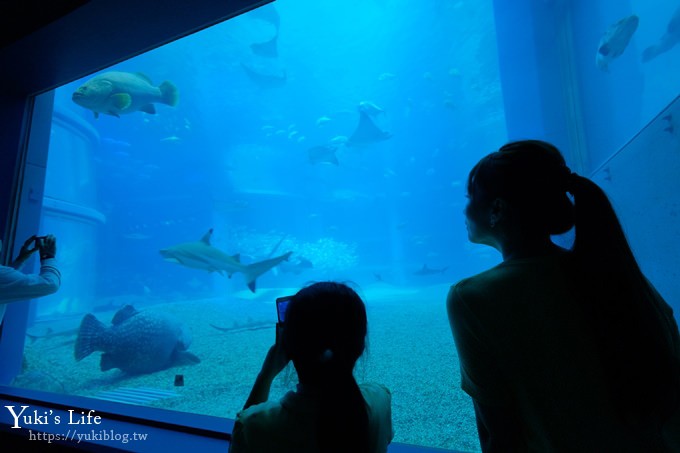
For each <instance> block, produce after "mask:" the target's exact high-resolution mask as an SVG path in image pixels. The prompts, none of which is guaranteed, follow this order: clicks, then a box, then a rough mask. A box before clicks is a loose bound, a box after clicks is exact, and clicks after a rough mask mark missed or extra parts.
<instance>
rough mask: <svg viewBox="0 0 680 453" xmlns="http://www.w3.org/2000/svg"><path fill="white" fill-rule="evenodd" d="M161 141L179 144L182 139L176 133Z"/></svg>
mask: <svg viewBox="0 0 680 453" xmlns="http://www.w3.org/2000/svg"><path fill="white" fill-rule="evenodd" d="M161 141H162V142H165V143H172V144H178V143H180V142H181V141H182V139H181V138H179V137H178V136H176V135H171V136H169V137H165V138H162V139H161Z"/></svg>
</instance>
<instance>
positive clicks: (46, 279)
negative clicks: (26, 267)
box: [0, 234, 61, 323]
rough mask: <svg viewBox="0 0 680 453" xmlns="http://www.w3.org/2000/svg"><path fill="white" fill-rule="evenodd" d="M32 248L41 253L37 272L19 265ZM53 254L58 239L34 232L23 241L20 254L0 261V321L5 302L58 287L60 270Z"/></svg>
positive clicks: (55, 252) (45, 294) (28, 255)
mask: <svg viewBox="0 0 680 453" xmlns="http://www.w3.org/2000/svg"><path fill="white" fill-rule="evenodd" d="M35 252H38V254H39V256H40V273H38V274H24V273H23V272H21V270H20V269H21V267H22V266H23V264H24V263H25V262H26V260H28V258H29V257H30V256H31V255H33V253H35ZM56 255H57V239H56V238H55V237H54V236H53V235H51V234H50V235H47V236H40V237H39V236H35V235H34V236H31V237H30V238H28V239H27V240H26V242H24V245H23V246H22V247H21V250H20V251H19V255H18V256H17V257H16V259H15V260H14V261H13V262H12V263H11V264H10V265H9V266H1V265H0V323H1V322H2V319H3V317H4V315H5V306H6V304H8V303H10V302H17V301H20V300H27V299H33V298H35V297H42V296H47V295H49V294H53V293H55V292H56V291H57V290H58V289H59V287H60V286H61V273H60V272H59V269H58V268H57V262H56V259H55V257H56Z"/></svg>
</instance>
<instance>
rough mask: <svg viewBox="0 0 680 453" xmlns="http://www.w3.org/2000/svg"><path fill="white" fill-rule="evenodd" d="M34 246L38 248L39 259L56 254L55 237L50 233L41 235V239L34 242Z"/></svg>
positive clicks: (52, 256)
mask: <svg viewBox="0 0 680 453" xmlns="http://www.w3.org/2000/svg"><path fill="white" fill-rule="evenodd" d="M36 247H37V248H38V249H40V259H41V260H46V259H49V258H54V257H55V256H57V238H55V237H54V235H52V234H48V235H47V236H45V237H43V238H42V240H40V241H38V242H37V243H36Z"/></svg>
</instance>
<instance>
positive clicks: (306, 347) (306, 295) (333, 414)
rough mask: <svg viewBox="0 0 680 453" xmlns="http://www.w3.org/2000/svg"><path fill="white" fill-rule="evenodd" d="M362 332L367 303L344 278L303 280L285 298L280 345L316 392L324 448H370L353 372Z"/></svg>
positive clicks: (361, 346) (304, 382)
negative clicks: (304, 283)
mask: <svg viewBox="0 0 680 453" xmlns="http://www.w3.org/2000/svg"><path fill="white" fill-rule="evenodd" d="M366 332H367V321H366V307H365V306H364V303H363V301H362V300H361V298H360V297H359V295H358V294H357V293H356V292H355V291H354V290H353V289H351V288H350V287H349V286H347V285H345V284H343V283H336V282H318V283H314V284H312V285H309V286H306V287H304V288H302V289H301V290H300V291H298V293H297V294H295V296H293V298H292V299H291V301H290V303H289V304H288V309H287V311H286V321H285V323H284V328H283V337H282V341H283V347H284V350H285V351H286V354H287V355H288V356H289V357H290V359H291V360H292V361H293V364H294V365H295V369H296V370H297V372H298V377H299V379H300V383H301V384H302V385H303V386H310V387H312V388H313V389H315V391H318V392H319V394H318V396H319V417H318V419H317V421H318V423H317V439H318V443H319V449H320V451H322V452H347V451H352V452H368V451H369V445H368V443H369V438H368V412H367V408H366V402H365V401H364V398H363V396H362V394H361V391H360V390H359V386H358V385H357V382H356V380H355V379H354V374H353V370H354V365H355V363H356V361H357V359H358V358H359V357H360V356H361V355H362V353H363V351H364V348H365V344H366V343H365V342H366Z"/></svg>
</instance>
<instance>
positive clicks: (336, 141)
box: [328, 135, 349, 145]
mask: <svg viewBox="0 0 680 453" xmlns="http://www.w3.org/2000/svg"><path fill="white" fill-rule="evenodd" d="M348 141H349V138H347V137H346V136H345V135H336V136H335V137H333V138H332V139H330V140H329V141H328V143H329V144H331V145H345V144H347V142H348Z"/></svg>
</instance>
